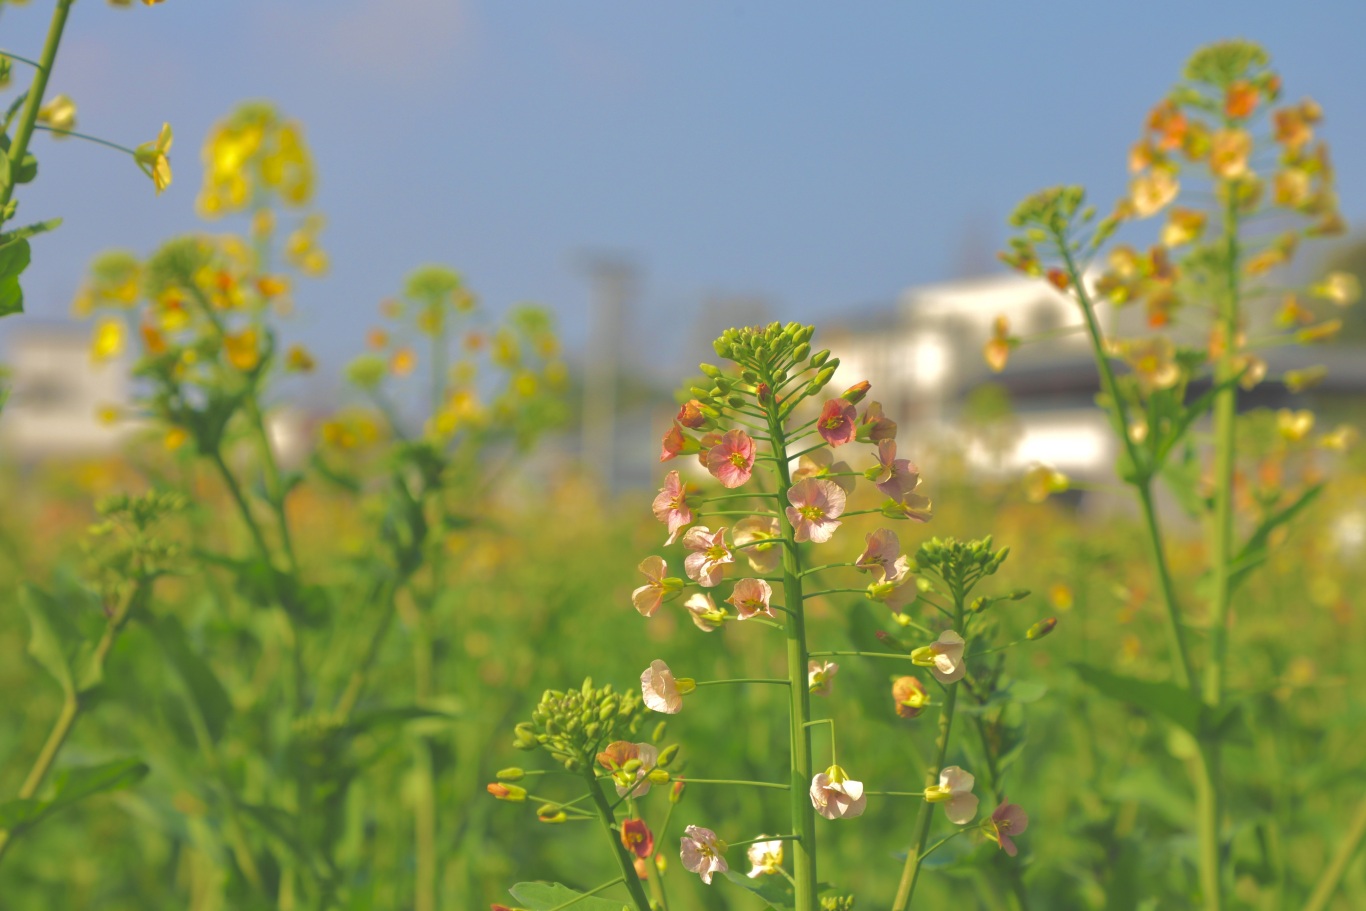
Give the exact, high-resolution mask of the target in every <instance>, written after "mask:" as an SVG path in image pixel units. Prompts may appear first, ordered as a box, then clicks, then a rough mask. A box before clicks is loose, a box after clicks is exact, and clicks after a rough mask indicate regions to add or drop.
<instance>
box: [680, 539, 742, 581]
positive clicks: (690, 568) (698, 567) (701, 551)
mask: <svg viewBox="0 0 1366 911" xmlns="http://www.w3.org/2000/svg"><path fill="white" fill-rule="evenodd" d="M683 546H684V547H686V548H687V549H688V550H690V551H692V552H691V553H690V554H688V555H687V556H686V557H684V558H683V570H684V572H686V573H687V574H688V578H689V579H692V580H693V581H694V582H696V583H698V584H699V585H703V586H705V587H707V588H711V587H712V586H713V585H716V584H717V583H718V582H720V581H721V573H722V572H723V571H724V570H723V567H724V566H725V565H726V564H727V563H734V562H735V556H734V555H733V554H731V552H730V548H728V547H726V530H725V529H724V528H718V529H716V531H715V532H713V531H712V530H711V529H709V528H707V526H705V525H697V526H694V527H693V528H689V529H688V531H687V533H686V534H684V535H683Z"/></svg>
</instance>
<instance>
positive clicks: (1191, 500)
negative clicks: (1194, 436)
mask: <svg viewBox="0 0 1366 911" xmlns="http://www.w3.org/2000/svg"><path fill="white" fill-rule="evenodd" d="M1161 476H1162V480H1163V481H1164V482H1165V483H1166V485H1167V489H1168V490H1170V491H1171V492H1172V496H1174V497H1176V502H1177V503H1179V504H1180V506H1181V509H1182V511H1184V512H1185V513H1186V515H1188V516H1190V517H1191V518H1193V519H1194V518H1198V517H1199V516H1202V515H1204V514H1205V512H1206V511H1207V510H1208V509H1209V500H1208V499H1206V498H1205V497H1203V496H1201V494H1200V461H1199V459H1197V458H1196V457H1195V447H1193V446H1191V445H1190V444H1189V443H1187V444H1186V445H1185V446H1184V447H1182V450H1181V457H1180V458H1179V459H1174V460H1173V459H1168V460H1167V461H1165V462H1164V463H1163V465H1162V471H1161Z"/></svg>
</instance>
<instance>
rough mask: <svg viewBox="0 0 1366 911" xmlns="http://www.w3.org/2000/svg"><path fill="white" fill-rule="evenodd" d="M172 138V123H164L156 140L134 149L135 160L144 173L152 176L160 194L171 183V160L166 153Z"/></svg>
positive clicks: (169, 149)
mask: <svg viewBox="0 0 1366 911" xmlns="http://www.w3.org/2000/svg"><path fill="white" fill-rule="evenodd" d="M172 139H174V137H173V136H172V135H171V125H170V124H169V123H163V124H162V125H161V132H160V133H158V134H157V138H156V139H155V140H153V141H152V142H144V143H143V144H142V145H140V146H138V147H137V148H136V149H134V150H133V160H134V161H136V162H137V164H138V167H139V168H142V173H144V174H146V175H147V176H148V177H150V178H152V183H153V184H155V185H156V188H157V193H158V194H160V193H161V191H162V190H164V189H166V188H167V187H169V186H170V185H171V160H170V158H168V157H167V154H166V153H168V152H170V151H171V141H172Z"/></svg>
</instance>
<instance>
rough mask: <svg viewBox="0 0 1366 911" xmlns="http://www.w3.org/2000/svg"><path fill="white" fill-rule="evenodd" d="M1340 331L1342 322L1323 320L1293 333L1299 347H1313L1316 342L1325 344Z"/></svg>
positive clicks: (1338, 320)
mask: <svg viewBox="0 0 1366 911" xmlns="http://www.w3.org/2000/svg"><path fill="white" fill-rule="evenodd" d="M1341 331H1342V320H1340V319H1329V320H1324V321H1323V322H1321V323H1318V324H1317V325H1314V326H1305V327H1304V328H1303V329H1301V330H1300V331H1299V332H1296V333H1295V341H1297V342H1299V343H1300V344H1301V345H1313V344H1316V343H1318V342H1326V341H1328V340H1330V339H1332V338H1333V337H1334V336H1336V335H1337V334H1338V333H1339V332H1341Z"/></svg>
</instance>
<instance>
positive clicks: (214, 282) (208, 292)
mask: <svg viewBox="0 0 1366 911" xmlns="http://www.w3.org/2000/svg"><path fill="white" fill-rule="evenodd" d="M194 281H195V284H196V285H198V286H199V289H200V290H201V291H203V292H204V296H205V297H207V298H208V299H209V303H210V304H212V305H213V306H214V308H215V309H217V310H240V309H241V308H242V307H244V306H245V305H246V302H247V299H246V295H244V294H243V293H242V287H241V285H240V284H239V283H238V281H237V277H236V276H235V275H233V274H232V273H231V272H229V271H228V270H227V269H224V268H222V267H219V266H203V267H201V268H200V269H199V270H198V271H197V272H195V275H194Z"/></svg>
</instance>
